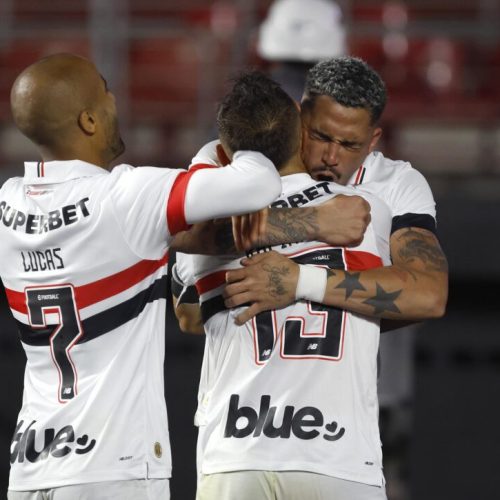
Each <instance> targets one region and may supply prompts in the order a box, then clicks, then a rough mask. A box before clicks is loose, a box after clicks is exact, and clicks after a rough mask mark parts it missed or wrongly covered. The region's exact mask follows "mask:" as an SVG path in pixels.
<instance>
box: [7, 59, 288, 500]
mask: <svg viewBox="0 0 500 500" xmlns="http://www.w3.org/2000/svg"><path fill="white" fill-rule="evenodd" d="M11 105H12V114H13V117H14V121H15V123H16V125H17V126H18V128H19V130H20V131H21V132H22V133H23V134H24V135H25V136H27V137H28V138H29V139H30V140H31V141H32V142H33V143H34V144H35V145H36V146H37V147H38V150H39V152H40V156H41V161H38V162H27V163H25V170H24V177H16V178H12V179H9V180H8V181H7V182H6V183H5V184H4V185H3V186H2V187H1V189H0V241H1V242H2V244H1V246H0V276H1V279H2V282H3V284H4V286H5V289H6V292H7V298H8V302H9V306H10V309H11V311H12V314H13V316H14V318H15V320H16V322H17V325H18V327H19V335H20V340H21V343H22V346H23V348H24V350H25V353H26V357H27V364H26V372H25V379H24V395H23V404H22V408H21V410H20V413H19V417H18V421H17V425H16V428H15V431H14V436H13V440H12V445H11V450H10V461H11V471H10V480H9V491H8V498H9V500H35V499H37V500H38V499H53V500H74V499H76V498H78V499H92V500H100V499H111V498H113V499H118V498H119V499H134V500H141V499H168V498H169V496H170V494H169V484H168V478H169V477H170V471H171V459H170V445H169V436H168V423H167V413H166V407H165V401H164V390H163V352H164V334H165V330H164V322H165V321H164V317H165V295H166V290H167V287H166V274H167V265H168V249H169V245H170V244H171V242H172V240H173V238H174V235H175V234H176V233H178V232H180V231H183V230H184V229H186V228H188V227H189V225H190V224H192V223H195V222H199V221H202V220H205V219H212V218H217V217H225V216H229V215H233V214H238V213H246V212H251V211H254V210H257V209H260V208H262V207H264V206H266V205H267V204H269V203H270V202H271V201H272V200H273V199H274V198H275V197H276V196H278V195H279V193H280V189H281V183H280V178H279V176H278V173H277V172H276V170H275V168H274V165H273V164H272V163H271V161H269V160H268V159H267V158H266V157H265V156H264V155H262V154H261V153H257V152H249V151H240V152H237V153H236V155H235V156H234V159H233V162H232V164H231V165H229V166H228V167H227V168H224V169H217V168H206V166H203V165H201V166H200V165H198V166H194V167H193V168H191V169H190V170H189V171H186V170H181V169H175V170H173V169H160V168H153V167H142V168H133V167H132V166H130V165H119V166H117V167H115V168H114V169H113V170H112V171H110V164H111V162H112V161H113V160H114V159H116V158H117V157H118V156H119V155H120V154H121V153H122V152H123V151H124V144H123V141H122V139H121V137H120V132H119V128H118V121H117V112H116V107H115V98H114V96H113V94H112V93H111V92H110V91H109V90H108V88H107V84H106V81H105V80H104V78H103V77H102V76H101V75H100V74H99V72H98V71H97V69H96V68H95V66H94V65H93V64H92V63H91V62H90V61H88V60H86V59H84V58H81V57H77V56H75V55H71V54H58V55H53V56H49V57H47V58H45V59H42V60H40V61H38V62H36V63H35V64H33V65H31V66H29V67H28V68H27V69H26V70H24V71H23V72H22V73H21V74H20V75H19V77H18V78H17V80H16V81H15V83H14V85H13V88H12V92H11ZM250 184H251V185H252V186H253V187H254V190H253V191H252V197H248V196H247V190H248V186H249V185H250Z"/></svg>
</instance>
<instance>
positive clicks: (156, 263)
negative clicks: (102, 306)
mask: <svg viewBox="0 0 500 500" xmlns="http://www.w3.org/2000/svg"><path fill="white" fill-rule="evenodd" d="M167 262H168V253H166V254H165V255H164V257H163V258H162V259H161V260H141V261H140V262H138V263H137V264H134V265H133V266H132V267H129V268H128V269H124V270H123V271H120V272H119V273H116V274H112V275H111V276H107V277H106V278H102V279H100V280H97V281H94V282H93V283H88V284H87V285H82V286H79V287H75V298H76V304H77V306H78V309H83V308H84V307H88V306H90V305H92V304H95V303H97V302H100V301H101V300H104V299H107V298H109V297H112V296H113V295H116V294H118V293H120V292H123V291H125V290H127V289H128V288H131V287H132V286H134V285H136V284H137V283H139V282H141V281H142V280H143V279H145V278H147V277H148V276H150V275H151V274H153V273H154V272H156V271H157V270H158V269H159V268H160V267H162V266H164V265H165V264H166V263H167Z"/></svg>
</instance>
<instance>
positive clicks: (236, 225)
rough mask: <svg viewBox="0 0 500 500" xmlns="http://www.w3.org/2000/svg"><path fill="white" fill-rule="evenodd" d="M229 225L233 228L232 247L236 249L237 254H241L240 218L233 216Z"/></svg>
mask: <svg viewBox="0 0 500 500" xmlns="http://www.w3.org/2000/svg"><path fill="white" fill-rule="evenodd" d="M231 224H232V226H233V240H234V246H235V247H236V250H238V252H243V251H244V248H243V240H242V237H241V217H240V216H234V217H231Z"/></svg>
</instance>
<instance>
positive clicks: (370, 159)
mask: <svg viewBox="0 0 500 500" xmlns="http://www.w3.org/2000/svg"><path fill="white" fill-rule="evenodd" d="M348 184H349V185H351V186H357V187H358V188H359V189H361V192H362V193H363V192H367V193H371V194H374V195H376V196H378V197H379V198H381V199H382V200H384V201H385V203H387V205H388V206H389V208H390V209H391V215H392V230H391V232H394V231H397V230H398V229H402V228H404V227H409V226H413V227H420V228H422V229H428V230H430V231H431V232H435V230H436V221H435V219H436V203H435V201H434V197H433V196H432V191H431V189H430V187H429V184H428V183H427V181H426V179H425V177H424V176H423V175H422V174H421V173H420V172H419V171H418V170H416V169H414V168H413V167H412V166H411V164H410V163H408V162H405V161H400V160H391V159H389V158H385V157H384V155H383V154H382V153H381V152H379V151H374V152H373V153H370V154H369V155H368V156H367V157H366V159H365V161H364V162H363V165H361V166H360V167H359V168H358V169H357V170H356V171H355V172H354V174H353V175H352V177H351V179H350V180H349V182H348Z"/></svg>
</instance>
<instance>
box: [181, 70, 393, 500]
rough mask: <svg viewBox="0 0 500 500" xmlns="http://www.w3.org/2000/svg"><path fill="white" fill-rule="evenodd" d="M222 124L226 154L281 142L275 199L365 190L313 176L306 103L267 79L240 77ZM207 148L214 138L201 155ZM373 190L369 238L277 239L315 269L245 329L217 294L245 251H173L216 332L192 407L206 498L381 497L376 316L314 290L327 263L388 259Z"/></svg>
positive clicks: (358, 265) (290, 201) (297, 200)
mask: <svg viewBox="0 0 500 500" xmlns="http://www.w3.org/2000/svg"><path fill="white" fill-rule="evenodd" d="M217 123H218V128H219V136H220V141H221V144H222V146H223V148H224V151H225V153H226V154H227V156H229V158H231V156H232V154H233V151H237V150H238V149H239V148H240V147H242V146H243V145H245V147H250V146H251V145H252V147H259V149H260V148H263V146H262V144H267V145H273V147H274V151H273V154H269V157H270V158H272V159H273V162H274V164H275V165H276V167H277V168H278V170H279V173H280V175H281V176H282V186H283V191H282V193H281V195H280V196H279V198H278V199H277V200H276V201H275V202H274V203H273V204H272V206H273V207H290V206H297V205H301V206H305V207H311V206H315V205H316V204H318V203H320V202H321V201H323V200H325V199H328V198H331V197H332V196H335V195H338V194H339V193H342V194H354V193H356V191H355V190H354V189H352V188H345V187H342V186H338V185H336V184H334V183H332V182H330V181H328V180H319V181H315V180H314V179H312V178H311V176H310V175H308V174H307V171H306V169H305V166H304V165H303V163H302V160H301V157H300V144H301V124H300V114H299V110H298V108H297V107H296V106H295V103H294V102H293V100H292V99H291V98H290V97H289V96H288V95H287V94H286V93H285V92H284V91H283V90H282V89H281V88H280V87H279V86H278V85H277V84H276V83H274V82H273V81H272V80H270V79H268V78H267V77H265V76H263V75H260V74H258V73H257V74H256V73H251V74H248V75H244V76H242V77H241V78H240V79H238V80H237V81H236V83H235V85H234V87H233V89H232V91H231V92H230V93H229V94H228V95H227V96H226V98H225V100H224V102H223V105H222V107H221V110H220V111H219V114H218V117H217ZM211 149H212V151H211ZM206 154H208V157H206V158H205V157H204V155H206ZM212 156H213V144H209V145H207V146H206V147H205V148H204V149H202V150H201V152H200V153H199V155H198V156H197V157H196V159H197V161H198V160H199V159H200V158H202V159H203V160H204V161H210V158H211V157H212ZM358 194H360V193H358ZM365 196H366V197H367V199H368V200H369V202H370V204H371V208H372V210H371V214H372V221H371V223H370V225H369V226H368V229H367V231H366V233H365V237H364V239H363V241H362V243H361V244H360V245H359V246H358V247H355V248H352V249H346V248H341V247H333V246H331V245H327V244H324V243H319V242H308V243H304V242H303V243H295V244H287V245H280V246H278V247H275V248H276V249H277V250H278V251H280V252H283V253H284V254H285V255H287V256H290V257H292V258H293V260H294V261H296V262H299V263H301V264H313V266H306V265H303V266H302V267H301V269H302V270H303V275H302V278H303V279H302V284H301V285H299V287H298V291H297V297H296V299H297V302H295V303H294V304H293V305H290V306H288V307H286V308H284V309H281V310H275V311H271V312H268V313H263V314H260V315H258V316H257V317H256V318H255V319H254V320H252V321H249V322H246V323H244V324H242V325H241V326H238V325H236V324H235V321H234V319H235V317H236V316H237V315H238V314H240V313H241V311H242V310H241V309H236V310H227V309H226V308H225V306H224V300H223V297H222V293H223V289H224V285H225V275H226V273H227V271H228V269H233V268H237V267H239V258H237V257H236V258H235V256H232V257H231V256H227V257H213V256H200V255H189V256H186V255H182V254H178V256H177V258H178V262H177V266H176V276H177V278H178V279H179V280H180V281H182V282H183V283H184V284H185V285H192V284H195V285H196V288H197V291H198V293H199V296H200V304H201V315H202V317H203V322H204V328H205V332H206V335H207V338H206V345H205V353H204V360H203V368H202V373H201V380H200V389H199V401H198V402H199V405H198V411H197V414H196V422H197V425H198V426H199V437H198V469H199V473H200V477H199V484H198V493H197V499H198V500H215V499H217V500H236V499H238V500H254V499H256V498H258V499H263V500H271V499H278V500H299V499H300V500H303V499H305V498H307V499H321V500H323V499H324V500H326V499H331V498H335V499H338V500H354V499H364V498H370V499H372V498H373V499H384V498H386V497H385V490H384V479H383V474H382V457H381V449H380V439H379V432H378V421H377V418H378V406H377V390H376V371H377V350H378V341H379V324H378V322H377V321H374V320H369V319H364V318H362V317H360V316H356V315H352V314H350V313H346V312H344V311H342V310H340V309H336V308H329V307H324V306H321V305H320V304H318V303H317V302H318V301H319V299H320V298H321V297H320V294H318V293H311V292H312V289H313V287H312V286H311V283H314V282H315V280H316V279H317V277H318V278H319V279H320V280H322V279H323V278H322V273H323V271H324V272H325V273H336V272H337V269H339V268H340V269H348V270H349V271H352V272H356V271H358V270H360V269H366V268H372V267H379V266H382V265H384V264H386V265H387V264H388V263H389V235H390V226H391V214H390V210H389V207H388V206H387V205H386V204H385V203H384V202H383V201H381V200H379V199H378V198H376V197H374V196H371V195H369V194H366V195H365ZM306 209H307V208H303V210H306ZM280 210H281V211H283V214H284V213H286V212H285V211H284V209H283V208H280V209H278V210H276V213H278V214H279V213H280ZM253 258H256V257H253ZM317 266H319V267H317ZM334 269H335V271H334ZM269 272H270V273H271V274H272V275H274V276H273V277H271V280H276V279H277V280H279V279H280V274H281V269H280V268H279V267H276V268H272V269H269ZM324 285H326V279H325V280H324ZM276 293H279V290H277V291H276ZM302 299H310V300H302ZM192 324H194V323H192Z"/></svg>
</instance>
